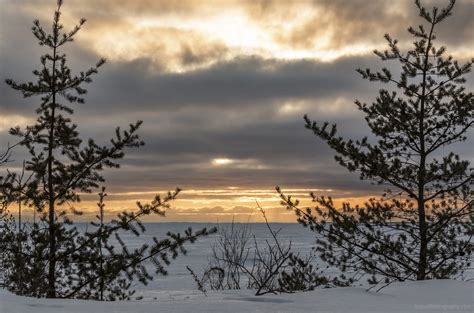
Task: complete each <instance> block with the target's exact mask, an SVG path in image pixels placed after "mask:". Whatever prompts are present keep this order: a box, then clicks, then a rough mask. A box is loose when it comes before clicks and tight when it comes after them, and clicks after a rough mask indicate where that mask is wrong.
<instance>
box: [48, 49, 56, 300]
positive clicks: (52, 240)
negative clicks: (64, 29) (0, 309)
mask: <svg viewBox="0 0 474 313" xmlns="http://www.w3.org/2000/svg"><path fill="white" fill-rule="evenodd" d="M55 41H56V40H55ZM55 80H56V48H54V49H53V75H52V86H53V90H52V91H53V92H52V93H53V97H52V108H51V125H50V127H51V128H50V131H49V147H48V195H49V212H48V224H49V225H48V227H49V260H48V261H49V268H48V292H47V297H48V298H56V273H55V271H56V232H55V227H56V225H55V221H54V213H55V212H54V200H55V199H54V189H53V188H54V187H53V148H54V122H55V121H54V119H55V108H56V86H55V84H56V81H55Z"/></svg>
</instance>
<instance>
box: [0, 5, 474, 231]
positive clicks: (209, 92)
mask: <svg viewBox="0 0 474 313" xmlns="http://www.w3.org/2000/svg"><path fill="white" fill-rule="evenodd" d="M422 3H424V4H426V5H427V6H428V7H429V6H432V5H439V6H443V5H444V4H446V3H447V1H441V0H439V1H422ZM0 5H1V7H0V80H1V81H2V82H3V81H4V80H5V79H6V78H13V79H14V80H17V81H28V80H29V79H31V78H32V74H31V71H32V70H33V69H35V68H37V67H38V65H39V64H40V63H39V57H40V55H41V54H43V53H44V52H45V50H44V49H43V48H42V47H40V46H39V45H37V43H36V42H35V39H34V38H33V36H32V34H31V31H30V29H31V26H32V21H33V20H34V19H38V20H39V21H40V22H41V24H42V25H44V26H45V27H47V28H48V29H49V27H50V26H49V25H50V21H51V17H52V13H53V11H54V7H55V1H54V0H35V1H33V0H21V1H13V0H0ZM81 17H85V18H86V19H87V23H86V24H85V26H84V28H83V29H82V30H81V31H80V32H79V34H78V35H77V37H76V39H75V41H74V43H72V44H70V45H69V46H68V47H67V48H66V49H65V50H64V52H65V53H67V55H68V59H69V61H70V63H71V67H72V68H73V69H75V70H77V71H80V70H84V69H87V68H88V66H90V65H93V64H94V63H95V62H96V61H97V60H98V59H99V58H101V57H104V58H106V59H107V64H106V65H105V66H104V67H102V68H101V70H100V73H99V75H98V76H96V77H95V79H94V82H93V83H92V84H90V85H88V86H87V89H88V94H87V96H86V103H85V104H81V105H77V106H75V108H74V109H75V115H74V120H75V122H77V124H78V125H79V131H80V133H81V135H82V137H83V138H88V137H92V138H95V139H96V140H97V141H98V142H100V143H104V144H106V143H107V142H108V138H110V137H112V136H113V134H114V129H115V127H116V126H122V127H124V126H127V125H128V124H129V123H132V122H134V121H136V120H143V121H144V124H143V127H142V129H141V130H140V135H141V137H142V139H143V140H144V141H145V142H146V145H145V146H144V147H142V148H140V149H138V150H129V151H127V155H126V157H125V159H124V160H123V161H122V167H121V168H120V169H118V170H107V171H106V172H105V177H106V179H107V182H106V187H107V191H108V194H109V196H108V200H107V211H108V212H109V214H110V215H113V214H115V213H116V212H117V211H121V210H124V209H133V208H134V207H135V206H134V203H135V202H136V201H137V200H140V201H143V202H146V201H149V200H152V198H153V195H154V194H156V193H163V192H166V191H167V190H172V189H174V188H175V187H177V186H179V187H180V188H182V189H183V192H182V193H181V194H180V195H179V198H178V200H177V201H175V202H174V203H173V204H172V208H171V209H170V210H169V211H168V215H167V217H166V218H165V220H166V221H196V222H197V221H206V222H215V221H220V222H224V221H230V220H232V219H235V220H237V221H246V220H248V219H249V218H250V220H251V221H261V217H260V215H259V212H258V211H257V204H256V201H258V203H259V204H260V205H261V206H262V207H264V208H265V209H267V214H268V215H269V217H270V219H271V220H272V221H278V222H292V221H295V218H294V216H293V213H291V212H288V211H285V209H284V208H283V207H282V206H281V205H279V199H278V195H277V194H276V192H275V190H274V187H275V186H276V185H279V186H281V187H282V189H283V190H284V191H285V192H286V193H288V194H291V195H293V196H294V197H296V198H299V199H302V200H303V201H308V199H309V196H308V193H309V192H310V191H314V192H315V193H316V194H318V195H331V196H333V197H334V198H335V199H336V200H337V202H338V203H340V202H342V201H353V202H356V203H357V202H362V201H364V199H366V198H367V197H369V196H372V195H377V194H379V193H380V187H378V186H373V185H372V184H370V182H364V181H360V180H359V178H358V175H357V174H350V173H347V172H346V171H345V169H344V168H341V167H340V166H339V165H337V164H336V162H335V161H334V153H332V152H331V150H330V149H329V148H328V147H326V146H325V144H324V142H322V141H321V140H319V139H318V138H316V137H315V136H314V135H312V134H311V133H310V132H309V131H308V130H306V129H305V128H304V122H303V119H302V117H303V115H304V114H308V115H309V116H310V117H311V118H312V119H314V120H317V121H321V122H323V121H330V122H331V123H337V124H338V127H339V131H340V133H341V135H343V136H345V137H347V138H360V137H363V136H365V135H367V134H368V128H367V126H366V125H365V122H364V120H363V115H362V114H361V112H359V111H358V110H357V108H356V106H355V104H354V100H355V99H359V100H361V101H366V102H370V101H373V100H374V99H375V97H376V94H377V90H378V89H380V88H381V87H382V86H381V85H377V84H374V83H370V82H368V81H365V80H363V79H362V78H361V77H360V75H359V74H358V73H356V71H355V70H356V69H357V68H367V67H368V68H372V69H378V68H380V67H381V66H382V65H381V63H380V61H379V60H378V58H377V57H376V56H375V55H374V54H373V50H374V49H379V50H383V49H385V48H386V44H385V41H384V39H383V36H384V34H385V33H390V34H391V36H392V37H394V38H397V39H399V41H400V47H401V48H402V50H405V49H407V48H409V47H410V45H411V43H412V41H413V39H412V38H411V37H410V36H409V34H408V32H407V31H406V29H407V28H408V26H410V25H414V26H416V25H419V24H420V23H422V21H421V19H420V18H419V16H418V13H417V11H416V8H415V5H414V4H413V2H412V1H404V0H398V1H385V0H379V1H366V0H351V1H344V0H316V1H309V0H308V1H303V0H301V1H281V0H253V1H250V0H248V1H245V0H239V1H236V0H227V1H224V0H219V1H211V0H197V1H194V0H180V1H171V0H166V1H165V0H162V1H161V0H158V1H152V0H129V1H112V0H101V1H93V0H65V1H64V6H63V16H62V18H63V24H64V26H65V28H66V29H70V28H72V27H73V26H74V25H75V23H76V22H77V21H78V20H79V19H80V18H81ZM473 29H474V1H472V0H465V1H458V2H457V4H456V6H455V9H454V13H453V16H452V17H450V18H449V19H448V20H447V21H446V22H444V23H443V24H441V25H440V26H439V28H438V31H437V37H438V40H437V42H438V43H439V44H443V45H446V46H447V48H448V53H449V54H451V55H453V56H454V57H455V58H457V59H459V60H460V61H463V60H467V59H469V58H471V57H473V53H472V51H473V50H474V31H473ZM385 66H386V65H385ZM468 79H470V80H469V82H468V84H467V87H468V88H470V89H471V90H472V89H473V86H474V77H473V75H472V74H471V75H470V76H469V77H468ZM0 95H1V97H0V109H1V111H0V112H1V113H0V114H1V115H0V145H1V146H3V147H4V146H5V145H6V144H7V143H13V142H14V138H12V137H10V136H9V135H8V129H9V128H10V127H12V126H15V125H20V126H25V125H28V124H31V123H32V122H34V119H35V115H34V110H35V108H36V106H37V105H38V99H23V98H22V97H21V95H19V94H18V93H16V92H15V91H13V90H10V89H9V88H8V86H7V85H6V84H4V83H1V84H0ZM35 100H36V101H35ZM471 134H472V131H471ZM472 137H473V136H470V139H469V140H468V141H467V142H465V143H464V144H463V145H458V146H457V147H455V148H456V152H458V153H459V154H460V155H461V156H463V157H464V158H465V159H468V160H474V151H473V149H472V148H471V147H470V145H472V144H473V140H472ZM25 157H26V155H25V152H24V151H21V149H16V150H15V151H14V154H13V158H12V159H13V161H12V162H11V163H10V164H9V165H8V167H9V168H12V169H14V168H15V167H18V166H19V164H21V161H22V160H23V159H24V158H25ZM0 170H5V168H2V169H0ZM95 202H96V195H84V197H83V201H82V202H81V203H79V204H77V205H76V208H78V209H83V210H84V211H85V212H86V214H85V217H86V218H87V217H90V216H93V215H94V214H95V210H96V208H95ZM149 220H150V221H155V220H156V221H163V218H161V217H160V218H152V219H149Z"/></svg>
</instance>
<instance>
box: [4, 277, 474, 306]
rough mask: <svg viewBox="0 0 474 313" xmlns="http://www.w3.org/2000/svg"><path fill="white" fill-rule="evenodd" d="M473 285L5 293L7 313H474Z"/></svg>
mask: <svg viewBox="0 0 474 313" xmlns="http://www.w3.org/2000/svg"><path fill="white" fill-rule="evenodd" d="M473 286H474V285H473V284H471V283H467V282H461V281H452V280H439V281H425V282H408V283H397V284H393V285H391V286H389V287H387V288H385V289H383V290H382V291H381V292H379V293H373V292H366V291H365V289H363V288H356V287H351V288H334V289H321V290H316V291H312V292H306V293H298V294H289V295H288V294H286V295H266V296H261V297H255V296H253V295H252V294H251V293H250V292H249V291H248V290H240V291H236V292H228V291H227V292H211V293H209V294H208V296H207V297H205V296H204V295H202V294H200V293H198V292H195V291H192V290H189V291H161V292H158V293H157V298H156V299H151V300H140V301H126V302H96V301H83V300H82V301H81V300H49V299H31V298H25V297H17V296H14V295H12V294H9V293H7V292H5V291H0V312H1V313H60V312H61V313H64V312H67V313H95V312H103V313H107V312H111V313H112V312H113V313H122V312H123V313H125V312H134V313H151V312H169V313H184V312H193V313H194V312H195V313H200V312H202V313H213V312H216V313H217V312H219V313H221V312H228V313H238V312H242V313H243V312H245V313H248V312H272V313H276V312H291V313H293V312H301V313H304V312H318V313H323V312H324V313H336V312H350V313H370V312H374V313H375V312H377V313H405V312H419V313H420V312H426V313H429V312H433V313H435V312H443V313H447V312H457V313H460V312H474V302H473V299H474V289H473Z"/></svg>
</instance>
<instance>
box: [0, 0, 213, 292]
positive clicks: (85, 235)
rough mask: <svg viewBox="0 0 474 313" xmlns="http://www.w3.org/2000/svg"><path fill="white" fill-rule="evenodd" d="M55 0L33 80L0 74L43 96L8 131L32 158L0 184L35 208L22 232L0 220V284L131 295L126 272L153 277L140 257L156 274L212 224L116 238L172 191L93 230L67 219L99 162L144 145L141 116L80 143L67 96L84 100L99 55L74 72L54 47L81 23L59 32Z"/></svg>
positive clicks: (159, 207)
mask: <svg viewBox="0 0 474 313" xmlns="http://www.w3.org/2000/svg"><path fill="white" fill-rule="evenodd" d="M62 3H63V1H62V0H58V1H57V8H56V10H55V12H54V17H53V23H52V31H51V33H47V32H46V31H45V30H44V29H43V27H42V26H41V25H40V23H39V21H37V20H36V21H34V25H33V28H32V32H33V35H34V36H35V37H36V39H37V40H38V41H39V44H40V45H41V46H44V47H46V48H48V49H49V52H48V53H46V54H44V55H43V56H42V57H41V68H40V69H38V70H35V71H33V74H34V75H35V76H36V82H28V83H17V82H15V81H13V80H11V79H8V80H7V81H6V83H7V84H8V85H9V86H11V87H12V88H13V89H15V90H18V91H20V92H21V93H22V94H23V96H24V97H33V96H39V97H40V99H41V103H40V105H39V107H38V109H37V110H36V112H37V115H38V117H37V120H36V123H35V124H34V125H32V126H27V127H26V129H25V130H21V129H20V128H19V127H16V128H12V129H11V131H10V133H11V134H12V135H14V136H16V137H18V138H20V145H21V146H23V147H25V148H26V149H27V151H28V152H29V154H30V156H31V158H30V159H29V160H27V161H26V162H25V171H26V172H28V173H29V174H28V177H29V179H28V180H27V183H26V184H25V183H22V180H21V179H20V177H22V176H23V174H22V175H21V176H19V175H18V174H16V173H8V175H7V176H6V177H5V178H4V181H5V182H7V184H6V185H5V187H6V188H2V189H3V191H4V195H6V196H5V199H7V200H6V201H7V202H10V203H11V202H17V203H19V204H20V205H21V204H22V203H23V204H27V205H29V206H30V207H33V208H34V210H35V211H36V212H38V213H39V221H38V222H34V223H33V224H31V225H29V228H28V229H26V230H24V231H23V230H21V231H15V229H13V228H11V227H10V228H9V226H8V225H9V224H8V223H5V224H4V225H5V228H3V229H2V231H1V232H0V235H1V236H2V238H0V239H1V240H0V241H1V242H2V243H1V244H0V249H1V252H2V254H1V259H2V260H0V264H1V265H2V267H3V268H2V270H3V271H4V280H5V285H6V286H7V287H8V288H9V289H10V290H12V291H14V292H16V293H20V294H24V295H30V296H37V297H44V296H46V297H50V298H56V297H59V298H70V297H76V298H94V299H100V300H104V299H107V300H114V299H126V298H129V297H130V295H131V294H132V293H133V292H129V291H128V289H129V287H130V281H131V280H133V279H138V280H139V281H140V282H142V283H146V282H147V281H149V280H150V279H152V276H151V275H150V274H149V273H148V271H147V269H146V268H145V266H144V265H143V263H144V262H152V263H153V264H154V265H155V268H156V273H162V274H165V273H166V271H165V269H164V266H165V265H167V264H169V262H170V258H174V257H176V256H177V255H178V253H179V252H183V253H184V252H185V250H184V248H183V244H184V243H185V242H194V240H196V238H198V237H199V236H202V235H206V234H208V233H209V232H208V231H207V230H206V229H203V230H200V231H198V232H192V230H191V229H188V230H186V231H185V234H184V235H180V234H172V233H168V236H167V238H165V239H160V240H159V239H157V238H154V242H153V244H151V245H148V244H144V245H142V246H140V247H139V248H137V249H135V250H133V251H130V250H129V249H128V248H127V245H126V243H125V242H124V241H122V240H121V239H120V233H124V232H131V233H133V234H135V235H137V236H139V235H140V234H141V233H142V232H143V231H144V230H145V228H144V226H143V223H142V222H141V218H143V217H145V216H147V215H150V214H158V215H164V209H166V208H167V206H168V203H169V202H170V201H172V200H173V199H175V197H176V196H177V194H178V192H179V190H178V189H177V190H176V191H175V192H172V193H169V194H168V195H167V196H166V197H165V198H163V199H161V198H160V197H159V196H156V197H155V199H154V200H153V201H152V202H151V203H149V204H141V203H138V204H137V206H138V208H137V210H136V211H133V212H123V213H120V214H119V215H118V216H117V218H116V219H114V220H112V221H111V222H110V223H104V219H103V214H100V220H99V224H98V225H96V226H97V227H96V228H95V229H94V230H92V231H86V232H83V231H80V230H78V229H77V228H76V227H75V226H74V225H73V221H72V220H71V219H70V217H69V216H70V214H72V215H78V214H81V212H79V211H77V210H76V209H74V207H73V205H74V203H77V202H79V201H80V200H81V197H80V193H90V192H92V190H93V189H95V188H98V186H99V183H101V182H103V181H104V178H103V177H102V176H101V171H102V170H103V169H104V168H118V167H119V163H118V161H119V160H121V159H122V158H123V157H124V150H125V149H126V148H137V147H139V146H142V145H143V144H144V143H143V141H141V140H140V138H139V136H138V135H137V131H138V129H139V127H140V125H141V124H142V122H141V121H138V122H136V123H134V124H131V125H130V127H129V129H128V130H125V131H122V130H121V129H120V128H117V129H116V132H115V138H113V139H111V144H110V145H109V146H101V145H99V144H97V143H96V142H95V141H94V140H93V139H89V140H88V141H87V142H86V143H83V142H82V139H81V138H80V137H79V133H78V131H77V125H76V124H74V123H73V122H72V120H71V117H70V116H71V115H72V114H73V109H72V108H71V107H70V104H82V103H84V98H83V95H84V94H85V93H86V89H84V85H85V84H87V83H90V82H91V81H92V76H93V75H95V74H97V72H98V69H99V68H100V67H101V66H102V65H103V64H104V63H105V60H104V59H101V60H99V61H98V62H97V63H96V65H95V66H93V67H91V68H90V69H88V70H87V71H84V72H80V73H79V74H77V75H76V74H73V73H72V71H71V69H70V68H69V67H68V64H67V58H66V54H64V53H63V52H61V49H62V48H63V47H64V46H65V45H66V44H68V43H70V42H72V41H73V39H74V37H75V35H76V34H77V33H78V32H79V30H80V29H81V28H82V26H83V25H84V23H85V22H86V21H85V19H81V20H80V22H79V24H78V25H77V26H75V27H74V28H73V29H72V30H71V31H69V32H64V31H63V25H62V24H61V23H60V17H61V6H62ZM103 196H104V194H103V193H102V195H101V201H100V202H99V207H100V206H101V205H103ZM101 210H103V206H102V208H101ZM111 236H113V237H114V238H115V239H116V240H117V241H118V247H119V248H120V251H118V252H117V249H116V248H117V247H116V246H114V245H111V244H109V243H108V240H109V238H110V237H111ZM19 257H20V258H21V263H19V262H18V258H19Z"/></svg>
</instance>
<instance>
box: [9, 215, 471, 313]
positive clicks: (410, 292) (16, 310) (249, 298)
mask: <svg viewBox="0 0 474 313" xmlns="http://www.w3.org/2000/svg"><path fill="white" fill-rule="evenodd" d="M187 226H189V225H188V224H184V223H166V224H149V225H148V226H147V232H146V234H147V235H146V236H145V237H143V238H141V239H139V241H142V240H150V239H151V237H152V236H154V235H158V236H159V235H162V234H164V233H166V231H168V230H170V231H178V230H184V229H185V228H186V227H187ZM203 226H206V227H208V226H211V225H209V224H207V225H205V224H194V225H192V227H193V229H199V228H200V227H203ZM251 227H252V229H251V231H252V232H253V233H254V234H255V235H256V238H257V239H258V240H259V241H264V240H265V239H267V238H268V237H269V236H268V232H267V231H266V229H265V227H264V225H261V224H253V225H252V226H251ZM274 227H275V228H282V231H281V232H280V234H281V239H282V241H287V242H288V241H289V240H292V246H293V249H294V250H296V251H299V252H301V253H309V252H310V249H311V246H312V244H313V242H314V236H313V234H312V233H311V232H310V231H309V230H307V229H304V228H302V227H301V226H300V225H297V224H278V225H274ZM124 239H125V240H126V241H127V242H129V243H130V244H132V245H134V244H138V242H139V241H137V239H136V238H133V237H127V238H124ZM214 240H215V238H214V237H209V238H206V239H203V240H200V241H198V242H197V243H196V244H194V245H191V246H189V247H188V254H187V255H186V256H180V257H178V259H176V260H175V261H174V262H173V263H172V265H171V266H170V267H169V268H168V270H169V275H168V276H165V277H163V276H161V277H157V278H156V279H155V280H154V281H153V282H152V283H151V284H149V285H148V286H141V285H137V286H136V289H137V291H138V292H137V295H141V296H143V300H137V301H126V302H94V301H81V300H51V299H32V298H26V297H18V296H15V295H12V294H11V293H8V292H7V291H5V290H1V289H0V313H59V312H68V313H79V312H80V313H95V312H103V313H108V312H114V313H125V312H136V313H142V312H143V313H148V312H170V313H173V312H176V313H184V312H203V313H204V312H210V313H211V312H228V313H233V312H291V313H293V312H302V313H304V312H323V313H333V312H334V313H335V312H353V313H359V312H360V313H369V312H378V313H385V312H386V313H395V312H396V313H402V312H445V313H446V312H474V283H473V282H463V281H452V280H438V281H425V282H407V283H397V284H392V285H391V286H389V287H386V288H385V289H383V290H382V291H380V292H379V293H375V292H367V291H366V288H365V287H364V286H362V287H351V288H333V289H320V290H315V291H313V292H306V293H298V294H285V295H266V296H260V297H255V296H254V295H253V293H252V291H251V290H236V291H219V292H217V291H216V292H211V291H208V295H207V297H206V296H204V295H203V294H202V293H200V292H199V291H197V290H196V286H195V283H194V281H193V279H192V277H191V276H190V275H189V273H188V271H187V270H186V265H188V266H190V267H191V268H193V270H195V271H196V272H198V273H199V272H200V271H202V270H203V269H204V268H205V266H206V264H207V257H208V255H209V253H210V245H211V243H212V242H213V241H214ZM330 270H331V269H330ZM467 275H468V277H474V273H472V272H469V273H468V274H467Z"/></svg>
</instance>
